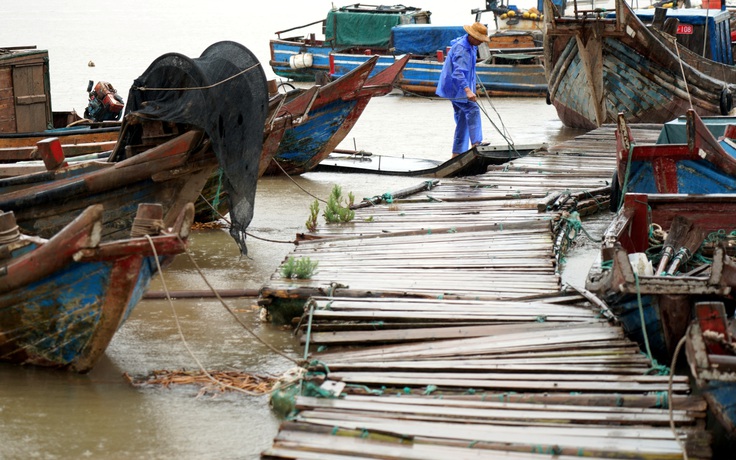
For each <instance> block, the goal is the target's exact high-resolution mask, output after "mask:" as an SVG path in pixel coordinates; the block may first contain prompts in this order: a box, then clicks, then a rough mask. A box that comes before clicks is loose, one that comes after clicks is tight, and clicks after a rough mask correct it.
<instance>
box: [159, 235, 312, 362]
mask: <svg viewBox="0 0 736 460" xmlns="http://www.w3.org/2000/svg"><path fill="white" fill-rule="evenodd" d="M179 241H181V243H182V244H184V242H183V241H182V240H181V238H179ZM184 252H185V253H186V255H187V256H188V257H189V260H190V261H191V262H192V264H194V268H195V269H196V270H197V273H199V276H201V277H202V280H203V281H204V282H205V284H206V285H207V287H208V288H210V290H211V291H212V293H213V294H215V297H217V300H219V301H220V304H222V306H223V307H224V308H225V310H227V312H228V313H230V315H231V316H232V317H233V318H235V321H236V322H237V323H238V324H240V325H241V326H242V327H243V329H245V330H246V331H248V333H249V334H250V335H252V336H253V338H255V339H256V340H258V341H259V342H261V343H262V344H263V345H265V346H266V347H267V348H268V349H269V350H271V351H273V352H274V353H276V354H277V355H279V356H281V357H283V358H285V359H287V360H289V361H291V362H293V363H294V364H296V365H300V364H301V363H300V362H298V361H297V360H295V359H294V358H292V357H291V356H288V355H286V354H285V353H283V352H282V351H281V350H278V349H276V348H275V347H274V346H273V345H271V344H270V343H267V342H265V341H264V340H263V339H262V338H260V337H259V336H258V335H257V334H256V333H255V332H254V331H253V329H251V328H250V327H248V325H247V324H245V323H244V322H243V321H242V320H241V319H240V318H238V315H236V314H235V312H234V311H233V310H232V308H230V307H229V306H228V305H227V304H226V303H225V301H224V300H222V297H220V293H219V292H217V290H216V289H215V288H214V287H213V286H212V284H211V283H210V282H209V280H208V279H207V277H205V276H204V273H202V269H200V268H199V265H197V261H196V260H194V257H192V253H191V252H189V248H187V247H186V245H185V251H184ZM164 289H166V286H165V285H164ZM166 297H169V293H168V292H167V293H166ZM169 301H170V300H169Z"/></svg>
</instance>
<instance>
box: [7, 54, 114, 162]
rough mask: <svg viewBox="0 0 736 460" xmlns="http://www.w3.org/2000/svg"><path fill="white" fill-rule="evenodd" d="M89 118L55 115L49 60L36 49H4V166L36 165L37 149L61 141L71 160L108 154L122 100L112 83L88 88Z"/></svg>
mask: <svg viewBox="0 0 736 460" xmlns="http://www.w3.org/2000/svg"><path fill="white" fill-rule="evenodd" d="M87 92H88V94H89V100H88V103H87V109H86V110H85V117H84V118H82V117H80V116H79V115H78V114H77V113H76V112H74V111H54V110H53V109H52V105H51V87H50V83H49V55H48V51H46V50H39V49H36V47H34V46H22V47H21V46H19V47H0V99H2V100H4V101H5V102H3V103H2V104H0V163H12V162H16V161H22V160H31V159H34V157H35V154H36V150H35V147H36V143H37V142H39V141H41V140H43V139H45V138H48V137H58V138H59V139H60V141H61V144H62V146H63V148H64V150H65V154H66V156H67V157H73V156H79V155H91V154H96V153H100V152H105V151H107V152H109V151H110V150H112V148H113V147H114V145H115V142H116V141H117V138H118V133H119V131H120V121H119V119H120V116H121V114H122V109H123V106H124V104H123V101H122V97H120V96H119V95H118V94H117V91H116V90H115V88H114V87H113V86H112V85H111V84H110V83H108V82H98V83H97V84H96V85H95V86H94V87H93V86H92V82H90V84H89V85H88V88H87Z"/></svg>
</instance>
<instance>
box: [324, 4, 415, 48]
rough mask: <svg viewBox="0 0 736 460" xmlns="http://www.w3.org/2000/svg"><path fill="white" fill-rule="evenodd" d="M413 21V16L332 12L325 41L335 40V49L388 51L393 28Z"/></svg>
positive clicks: (328, 17)
mask: <svg viewBox="0 0 736 460" xmlns="http://www.w3.org/2000/svg"><path fill="white" fill-rule="evenodd" d="M408 22H412V21H411V15H406V14H389V13H377V14H371V13H364V12H350V11H339V10H338V11H330V12H329V13H327V21H326V22H325V39H326V40H328V41H330V40H334V43H333V47H334V48H346V47H351V46H360V47H366V48H378V49H388V47H389V43H390V41H391V28H392V27H393V26H395V25H398V24H406V23H408Z"/></svg>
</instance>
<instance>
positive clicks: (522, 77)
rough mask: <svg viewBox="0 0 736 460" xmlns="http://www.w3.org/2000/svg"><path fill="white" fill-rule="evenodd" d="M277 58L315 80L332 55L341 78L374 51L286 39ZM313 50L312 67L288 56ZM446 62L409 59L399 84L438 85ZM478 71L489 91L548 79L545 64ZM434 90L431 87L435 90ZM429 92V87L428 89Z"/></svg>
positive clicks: (279, 65)
mask: <svg viewBox="0 0 736 460" xmlns="http://www.w3.org/2000/svg"><path fill="white" fill-rule="evenodd" d="M271 46H272V49H273V52H274V60H273V61H271V67H272V68H273V70H274V72H275V73H276V75H279V76H282V77H286V78H291V79H293V80H296V81H309V80H314V78H315V75H316V74H317V73H318V72H327V71H329V68H330V63H329V55H330V54H332V56H333V57H334V72H333V73H331V74H330V75H331V76H332V77H333V78H339V77H342V76H344V75H345V74H347V73H348V72H350V71H352V70H354V69H355V68H357V67H358V66H360V65H361V64H363V63H365V62H366V61H367V60H368V59H370V58H371V57H372V56H373V55H366V54H348V53H340V52H334V51H331V50H330V49H329V48H328V47H324V46H313V45H295V44H292V43H288V42H284V41H273V42H272V44H271ZM300 53H301V54H303V53H310V54H312V62H313V65H312V67H311V68H302V69H294V68H291V67H289V59H290V58H291V57H292V56H294V55H298V54H300ZM400 57H401V56H400V55H397V56H394V55H381V56H379V59H378V62H377V63H376V66H375V68H374V69H373V71H372V72H371V74H370V76H371V77H372V76H375V75H376V74H378V73H379V72H381V71H382V70H385V69H386V68H388V67H389V66H391V64H393V63H394V62H395V61H396V60H397V59H399V58H400ZM442 65H443V63H441V62H439V61H437V59H436V58H432V59H430V58H425V59H421V58H417V59H410V60H409V62H408V63H407V65H406V67H405V68H404V71H403V72H402V74H401V78H400V79H399V82H398V86H399V87H401V88H405V89H407V90H410V88H416V87H429V88H436V87H437V82H438V81H439V76H440V73H441V72H442ZM476 74H477V76H478V79H479V85H478V86H479V88H485V89H486V90H488V91H489V92H504V93H509V94H513V93H524V94H525V95H528V94H530V93H533V94H536V95H539V96H541V95H543V94H545V91H546V90H547V79H546V77H545V74H544V67H543V66H542V65H541V64H539V65H537V64H517V65H513V64H488V63H484V62H481V63H478V65H477V68H476ZM433 91H434V90H433V89H432V92H433ZM425 92H426V91H425Z"/></svg>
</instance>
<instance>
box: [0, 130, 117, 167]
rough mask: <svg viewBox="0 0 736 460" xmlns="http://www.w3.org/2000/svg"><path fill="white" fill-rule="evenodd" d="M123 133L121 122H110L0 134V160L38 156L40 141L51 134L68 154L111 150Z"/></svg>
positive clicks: (69, 155)
mask: <svg viewBox="0 0 736 460" xmlns="http://www.w3.org/2000/svg"><path fill="white" fill-rule="evenodd" d="M119 133H120V124H119V123H110V124H107V125H106V126H105V127H99V128H91V127H79V128H68V129H55V130H48V131H43V132H33V133H25V134H5V135H3V134H0V163H12V162H16V161H28V160H33V159H35V158H34V154H35V153H36V151H37V149H36V144H37V143H38V142H40V141H42V140H44V139H48V138H50V137H57V138H59V141H60V142H61V146H62V148H63V149H64V155H65V156H66V157H76V156H81V155H89V154H93V153H101V152H106V151H110V150H112V149H113V147H115V143H116V142H117V139H118V134H119Z"/></svg>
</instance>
